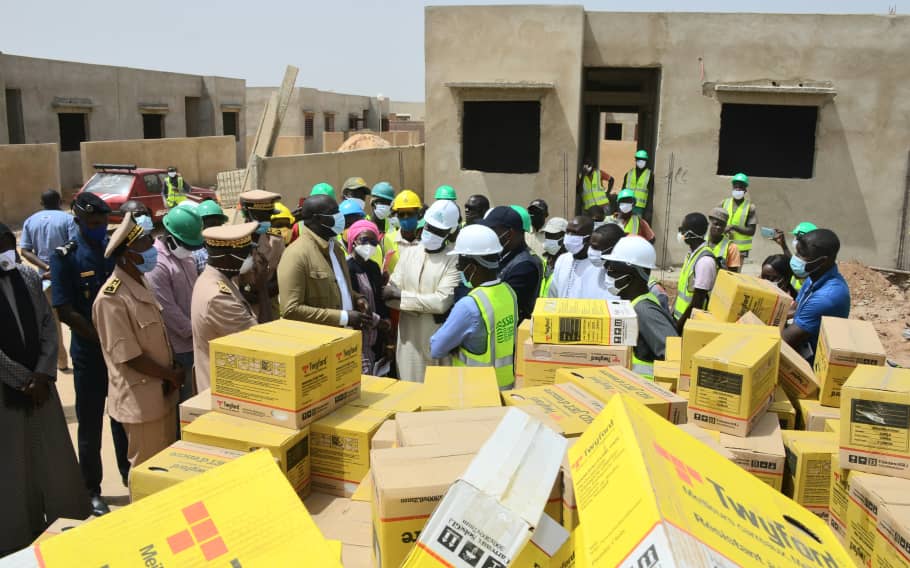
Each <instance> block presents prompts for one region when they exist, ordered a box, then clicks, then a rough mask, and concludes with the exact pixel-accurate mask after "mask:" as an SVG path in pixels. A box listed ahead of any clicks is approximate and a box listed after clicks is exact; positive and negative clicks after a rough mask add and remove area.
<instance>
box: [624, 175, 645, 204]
mask: <svg viewBox="0 0 910 568" xmlns="http://www.w3.org/2000/svg"><path fill="white" fill-rule="evenodd" d="M637 176H638V172H637V171H636V170H635V168H632V169H631V170H629V173H627V174H626V188H628V189H631V190H633V191H635V206H636V207H638V208H639V209H644V208H645V207H647V206H648V182H649V181H651V170H650V169H649V168H645V169H644V170H642V172H641V177H637Z"/></svg>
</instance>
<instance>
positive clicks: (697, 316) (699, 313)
mask: <svg viewBox="0 0 910 568" xmlns="http://www.w3.org/2000/svg"><path fill="white" fill-rule="evenodd" d="M689 319H691V320H692V321H715V322H719V321H721V320H719V319H717V316H715V315H714V314H712V313H711V312H709V311H707V310H700V309H698V308H692V313H691V314H689Z"/></svg>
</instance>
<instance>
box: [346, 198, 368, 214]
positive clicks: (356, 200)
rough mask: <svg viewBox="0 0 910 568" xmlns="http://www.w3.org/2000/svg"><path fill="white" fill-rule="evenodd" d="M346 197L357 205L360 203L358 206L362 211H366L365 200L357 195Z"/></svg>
mask: <svg viewBox="0 0 910 568" xmlns="http://www.w3.org/2000/svg"><path fill="white" fill-rule="evenodd" d="M346 199H347V200H349V201H353V202H354V203H356V204H357V205H360V208H361V209H363V210H364V211H366V206H367V202H366V201H364V200H363V199H360V198H357V197H347V198H346Z"/></svg>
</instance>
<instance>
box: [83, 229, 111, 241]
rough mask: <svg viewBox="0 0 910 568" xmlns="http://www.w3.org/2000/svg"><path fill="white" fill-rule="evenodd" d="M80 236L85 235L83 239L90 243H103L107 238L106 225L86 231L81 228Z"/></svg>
mask: <svg viewBox="0 0 910 568" xmlns="http://www.w3.org/2000/svg"><path fill="white" fill-rule="evenodd" d="M82 234H83V235H85V238H87V239H89V240H90V241H95V242H96V243H103V242H104V239H105V238H106V237H107V225H102V226H100V227H95V228H94V229H87V228H85V227H82Z"/></svg>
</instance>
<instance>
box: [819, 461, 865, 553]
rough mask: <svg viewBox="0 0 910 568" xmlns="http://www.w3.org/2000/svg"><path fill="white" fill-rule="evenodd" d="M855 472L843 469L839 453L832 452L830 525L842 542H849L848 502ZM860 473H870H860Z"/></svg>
mask: <svg viewBox="0 0 910 568" xmlns="http://www.w3.org/2000/svg"><path fill="white" fill-rule="evenodd" d="M853 473H855V472H852V471H850V470H849V469H841V467H840V460H839V459H838V455H837V454H836V453H835V454H831V482H830V484H829V486H828V494H829V505H828V526H830V527H831V530H832V531H834V534H835V536H837V538H838V539H840V541H841V543H843V544H846V542H847V504H848V503H849V502H850V475H851V474H853ZM859 475H870V474H867V473H859Z"/></svg>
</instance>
